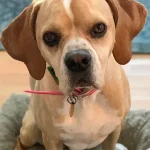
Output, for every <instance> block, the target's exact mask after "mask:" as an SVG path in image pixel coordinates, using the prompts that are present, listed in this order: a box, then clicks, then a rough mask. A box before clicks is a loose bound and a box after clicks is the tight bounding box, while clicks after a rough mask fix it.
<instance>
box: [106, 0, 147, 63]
mask: <svg viewBox="0 0 150 150" xmlns="http://www.w3.org/2000/svg"><path fill="white" fill-rule="evenodd" d="M106 1H107V2H108V4H109V6H110V8H111V10H112V13H113V16H114V21H115V24H116V43H115V46H114V50H113V55H114V58H115V60H116V61H117V62H118V63H119V64H122V65H124V64H127V63H128V62H129V61H130V59H131V57H132V43H131V42H132V40H133V38H134V37H135V36H136V35H137V34H138V33H139V32H140V31H141V30H142V28H143V27H144V24H145V20H146V16H147V10H146V8H145V7H144V6H143V5H142V4H140V3H139V2H136V1H135V0H106Z"/></svg>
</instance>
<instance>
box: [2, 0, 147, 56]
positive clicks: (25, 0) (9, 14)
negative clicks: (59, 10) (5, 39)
mask: <svg viewBox="0 0 150 150" xmlns="http://www.w3.org/2000/svg"><path fill="white" fill-rule="evenodd" d="M31 1H32V0H1V2H0V33H1V32H2V30H3V29H4V28H5V27H6V26H7V25H8V24H9V23H10V22H11V21H12V20H13V19H14V18H15V17H16V16H17V15H18V14H19V13H20V12H21V11H22V10H23V9H24V8H25V7H26V6H27V5H29V4H30V3H31ZM139 1H140V2H141V3H143V4H144V5H145V6H146V7H147V9H148V10H149V12H150V0H139ZM0 49H3V46H2V45H1V43H0ZM133 52H134V53H150V14H149V16H148V18H147V23H146V25H145V28H144V29H143V31H142V32H141V33H140V34H139V35H138V36H137V37H136V38H135V39H134V41H133Z"/></svg>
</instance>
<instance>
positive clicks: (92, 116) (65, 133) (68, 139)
mask: <svg viewBox="0 0 150 150" xmlns="http://www.w3.org/2000/svg"><path fill="white" fill-rule="evenodd" d="M69 109H70V104H68V103H67V102H66V100H65V103H64V108H63V109H61V110H59V113H61V114H66V115H68V116H67V117H66V119H65V121H64V122H63V123H62V124H57V123H56V124H55V125H54V126H55V127H56V128H57V129H58V130H59V133H60V139H61V140H62V141H63V142H64V144H65V145H67V146H68V147H70V149H71V150H84V149H89V148H92V147H95V146H97V145H99V144H100V143H102V142H103V141H104V139H105V138H106V137H107V136H108V135H109V134H110V133H111V132H112V131H113V130H114V129H115V128H116V127H117V125H119V124H120V120H119V118H118V117H117V112H116V111H115V110H113V109H112V108H111V107H110V106H109V104H108V103H107V100H106V99H105V97H104V96H103V95H101V94H100V93H97V94H94V95H92V96H89V97H86V98H85V99H82V100H80V99H79V101H78V102H77V103H76V105H75V111H74V116H73V117H69ZM54 122H55V121H54ZM56 122H57V121H56Z"/></svg>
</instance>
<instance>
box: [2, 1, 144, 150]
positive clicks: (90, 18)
mask: <svg viewBox="0 0 150 150" xmlns="http://www.w3.org/2000/svg"><path fill="white" fill-rule="evenodd" d="M146 16H147V11H146V9H145V7H144V6H143V5H141V4H140V3H138V2H136V1H134V0H41V1H35V2H33V3H32V4H31V5H30V6H29V7H27V8H26V9H25V10H24V11H23V12H22V13H21V14H20V15H19V16H18V17H17V18H16V19H15V20H14V21H13V22H12V23H11V24H10V25H9V26H8V27H7V28H6V29H5V31H4V32H3V33H2V38H1V41H2V43H3V45H4V47H5V48H6V50H7V52H8V53H9V54H10V55H11V56H12V57H13V58H14V59H17V60H20V61H22V62H24V63H25V65H26V66H27V68H28V70H29V72H30V74H31V76H32V77H33V78H34V79H36V80H34V79H33V78H32V79H31V88H32V89H34V90H39V91H61V92H63V93H64V96H52V95H32V97H31V103H30V106H29V110H28V111H27V112H26V115H25V117H24V119H23V126H22V129H21V132H20V140H21V143H22V144H23V145H24V146H26V147H30V146H32V145H33V144H35V143H36V142H37V141H39V140H40V138H41V131H42V137H43V141H44V145H45V147H46V149H47V150H62V149H63V144H65V145H67V146H68V147H69V148H70V150H84V149H89V148H92V147H95V146H97V145H98V144H100V143H101V144H102V147H103V150H114V149H115V144H116V142H117V140H118V137H119V134H120V130H121V124H122V122H123V119H124V117H125V116H126V114H127V112H128V111H129V108H130V90H129V85H128V81H127V78H126V75H125V73H124V71H123V69H122V67H121V66H120V65H119V64H126V63H128V62H129V61H130V59H131V55H132V51H131V41H132V39H133V38H134V37H135V36H136V35H137V34H138V33H139V32H140V31H141V30H142V28H143V26H144V23H145V18H146ZM46 66H52V67H53V68H54V70H55V73H56V76H57V77H58V79H59V86H58V85H57V84H56V82H55V81H54V79H53V77H52V76H51V74H50V73H49V71H48V70H47V69H46ZM45 70H46V71H45ZM77 88H78V89H80V90H82V93H80V94H81V95H79V96H78V100H77V102H76V104H75V105H74V107H75V108H74V113H73V116H72V117H70V115H69V111H70V107H71V105H70V104H69V103H68V101H67V99H68V96H69V95H72V93H73V91H74V90H75V89H77ZM92 88H95V89H96V90H97V91H96V92H95V93H93V94H92V95H89V96H86V97H83V96H84V94H85V93H86V92H87V91H89V90H91V89H92ZM16 149H17V150H18V149H20V148H19V146H18V147H16Z"/></svg>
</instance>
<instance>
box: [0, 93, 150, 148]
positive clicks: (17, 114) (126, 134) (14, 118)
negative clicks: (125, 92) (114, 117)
mask: <svg viewBox="0 0 150 150" xmlns="http://www.w3.org/2000/svg"><path fill="white" fill-rule="evenodd" d="M28 104H29V96H27V95H16V94H13V95H12V96H10V97H9V98H8V100H7V101H6V102H5V104H4V105H3V107H2V108H1V110H0V150H13V149H14V145H15V143H16V138H17V136H18V135H19V131H20V127H21V125H22V118H23V116H24V114H25V111H26V110H27V108H28ZM119 143H122V144H123V145H125V146H126V147H127V148H128V150H146V149H148V148H150V112H149V111H133V112H130V113H129V115H128V116H127V118H126V121H125V128H124V129H123V131H122V133H121V136H120V139H119ZM123 145H121V144H117V145H116V150H127V149H126V148H125V147H124V146H123ZM100 149H101V148H100V146H98V147H96V148H93V149H91V150H100ZM28 150H44V147H43V146H41V145H39V144H37V145H35V146H34V147H33V148H30V149H28ZM65 150H67V148H65Z"/></svg>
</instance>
